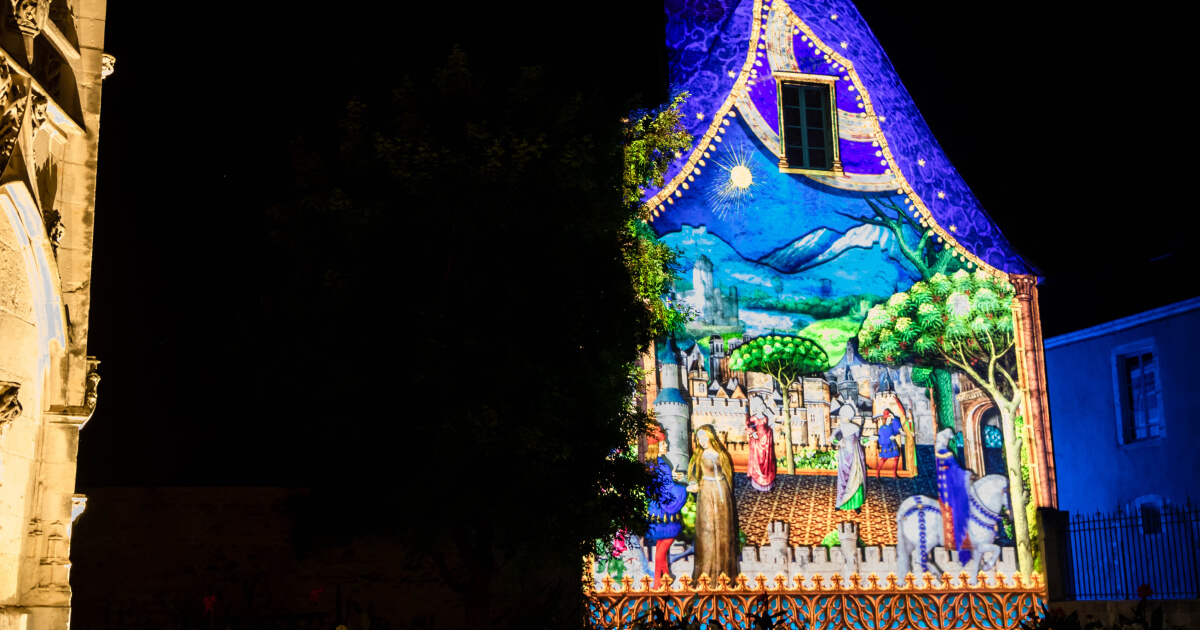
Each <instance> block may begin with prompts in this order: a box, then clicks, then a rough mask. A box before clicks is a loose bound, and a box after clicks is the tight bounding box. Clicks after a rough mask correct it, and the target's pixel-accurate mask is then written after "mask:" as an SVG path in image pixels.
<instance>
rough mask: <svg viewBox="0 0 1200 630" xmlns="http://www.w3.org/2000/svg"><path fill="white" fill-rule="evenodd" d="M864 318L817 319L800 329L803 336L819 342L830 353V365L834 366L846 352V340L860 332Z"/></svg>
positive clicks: (850, 316) (848, 316)
mask: <svg viewBox="0 0 1200 630" xmlns="http://www.w3.org/2000/svg"><path fill="white" fill-rule="evenodd" d="M861 326H862V320H861V319H859V318H858V317H855V316H853V315H846V316H844V317H833V318H830V319H821V320H817V321H815V322H813V323H811V324H809V325H808V326H806V327H805V328H804V330H801V331H800V336H801V337H807V338H809V339H812V340H813V341H815V342H817V344H818V345H820V346H821V349H822V350H824V351H825V354H827V355H829V367H833V366H835V365H837V364H838V362H839V361H841V360H842V356H844V355H845V354H846V342H848V341H850V338H851V337H853V336H855V335H857V334H858V329H859V328H860V327H861Z"/></svg>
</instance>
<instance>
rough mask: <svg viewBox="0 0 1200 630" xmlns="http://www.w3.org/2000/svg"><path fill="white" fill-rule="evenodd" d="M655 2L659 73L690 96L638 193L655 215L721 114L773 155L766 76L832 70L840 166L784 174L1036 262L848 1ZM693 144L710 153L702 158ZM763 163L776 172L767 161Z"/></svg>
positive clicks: (774, 111) (1026, 267)
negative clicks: (661, 170) (662, 175)
mask: <svg viewBox="0 0 1200 630" xmlns="http://www.w3.org/2000/svg"><path fill="white" fill-rule="evenodd" d="M666 10H667V15H668V26H667V46H668V49H669V55H670V66H671V82H672V84H673V85H674V86H675V87H676V88H677V89H681V90H686V91H687V92H689V93H690V95H691V96H690V98H689V99H688V100H687V102H686V103H685V104H684V105H683V108H682V111H683V113H684V115H685V121H686V123H685V124H686V125H687V127H688V130H689V131H690V132H691V133H692V135H693V136H694V137H695V143H694V145H693V150H692V152H691V153H689V154H684V155H681V156H680V157H679V159H677V160H676V161H675V163H674V164H672V166H671V168H670V170H669V171H668V173H667V184H666V185H665V186H664V187H663V188H662V189H651V190H649V191H648V192H647V194H646V198H645V199H646V202H647V203H648V204H649V205H650V206H651V207H652V208H653V209H654V210H655V213H656V214H655V216H656V217H661V216H666V217H670V215H671V213H672V206H673V205H674V203H675V202H676V201H678V200H680V199H681V198H683V197H685V196H687V195H689V194H700V193H699V191H698V190H696V189H697V188H698V187H697V186H689V185H688V182H689V181H694V179H693V180H689V177H693V178H694V177H698V176H699V175H700V173H701V170H702V169H704V168H712V167H717V166H718V165H717V164H712V163H711V162H713V161H714V160H713V159H712V155H715V153H716V149H717V148H720V144H719V143H721V142H722V141H723V139H724V135H725V133H726V132H727V131H729V126H730V125H731V124H735V125H736V124H743V125H746V126H748V127H749V129H750V130H751V131H752V133H753V136H755V137H756V138H757V141H758V142H757V145H756V146H754V147H752V148H751V149H749V150H751V151H753V152H756V153H762V154H764V155H765V156H766V157H768V158H772V159H777V158H778V154H779V151H780V148H779V147H780V142H779V113H778V112H779V109H778V105H777V94H776V91H777V87H776V80H775V78H776V77H775V75H781V73H797V74H806V75H825V76H836V77H837V80H836V81H835V84H834V85H835V87H834V89H835V100H836V105H837V110H838V111H837V126H838V147H839V149H840V161H841V164H842V167H843V172H844V174H840V175H834V174H797V175H790V176H788V177H792V178H796V179H797V180H800V181H802V182H804V185H806V186H810V187H812V188H814V189H820V190H821V191H822V192H826V193H833V194H836V195H842V196H845V197H849V198H860V197H862V196H864V195H866V196H872V197H878V196H879V195H882V194H888V195H896V196H897V197H896V198H897V199H902V200H903V203H904V207H905V208H906V209H907V210H908V211H909V212H910V213H911V216H913V217H914V218H917V219H919V220H920V221H922V222H924V223H925V224H926V225H927V226H928V227H929V229H932V230H933V232H934V233H935V235H936V236H937V237H940V238H941V239H942V240H943V241H944V242H945V243H947V244H948V245H949V246H950V247H953V248H954V250H955V252H956V254H957V255H958V256H960V257H961V258H962V259H963V261H964V262H965V261H969V262H972V263H974V264H975V265H979V266H981V267H983V268H984V269H991V270H996V271H1001V272H1004V273H1006V274H1034V273H1036V270H1035V269H1034V268H1033V266H1032V265H1031V264H1030V263H1029V262H1028V261H1026V260H1025V259H1024V258H1022V257H1021V256H1020V255H1019V254H1018V253H1017V252H1016V251H1014V250H1013V248H1012V246H1011V245H1009V243H1008V240H1007V239H1006V238H1005V237H1004V235H1002V234H1001V233H1000V230H999V229H998V228H997V226H996V224H995V223H994V222H993V221H992V219H991V218H990V217H989V216H988V215H987V213H986V212H984V210H983V208H982V207H981V206H980V204H979V201H978V200H977V199H976V198H975V195H974V194H972V193H971V191H970V189H968V188H967V185H966V183H965V182H964V181H963V179H962V177H960V176H959V174H958V172H957V171H955V169H954V166H953V165H951V164H950V161H949V160H948V159H947V157H946V155H945V153H944V152H943V151H942V149H941V147H940V146H939V145H938V143H937V140H936V139H934V137H933V134H932V132H931V131H930V130H929V127H928V125H926V124H925V121H924V119H922V117H921V114H920V112H918V111H917V108H916V105H915V104H914V103H913V100H912V98H911V97H910V96H909V94H908V92H907V91H906V90H905V89H904V86H903V85H902V84H901V83H900V78H899V76H898V75H897V73H896V70H895V68H893V67H892V64H891V62H890V61H888V58H887V56H886V55H885V54H884V51H883V49H882V47H881V46H880V44H879V42H878V41H877V40H876V39H875V36H874V34H872V33H871V30H870V28H868V26H867V24H866V22H865V21H864V20H863V18H862V16H861V15H860V14H859V13H858V10H857V9H855V8H854V5H852V4H851V3H850V2H846V1H844V0H832V1H819V2H818V1H810V2H805V1H801V0H791V1H786V2H785V1H784V0H741V1H740V2H739V1H737V0H724V1H722V0H691V1H687V0H667V3H666ZM705 152H710V157H709V159H708V161H707V162H705V160H706V158H705V155H704V154H705ZM771 154H773V155H771ZM702 162H704V163H703V164H702ZM761 163H762V164H765V162H761ZM760 170H765V171H766V172H762V173H761V174H762V175H763V176H766V175H771V172H770V169H760ZM774 173H775V176H776V177H783V176H782V175H779V174H778V168H777V167H775V168H774ZM689 188H691V189H692V190H690V191H689V190H688V189H689ZM789 194H798V193H789ZM716 203H717V204H719V203H721V201H720V200H717V201H716ZM661 221H662V219H658V220H656V221H655V226H656V227H659V226H660V222H661ZM668 222H671V221H670V220H668ZM674 223H675V224H676V225H674V226H672V227H668V228H667V229H678V227H677V224H680V223H681V224H687V223H688V221H687V219H686V218H677V219H675V220H674ZM659 229H660V230H661V229H663V228H661V227H659Z"/></svg>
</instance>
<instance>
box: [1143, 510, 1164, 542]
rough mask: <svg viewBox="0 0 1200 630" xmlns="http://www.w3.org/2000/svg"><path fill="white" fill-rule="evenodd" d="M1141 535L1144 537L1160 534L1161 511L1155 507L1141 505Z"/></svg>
mask: <svg viewBox="0 0 1200 630" xmlns="http://www.w3.org/2000/svg"><path fill="white" fill-rule="evenodd" d="M1141 510H1142V533H1143V534H1146V535H1150V534H1161V533H1162V511H1161V510H1159V509H1158V506H1157V505H1143V506H1142V508H1141Z"/></svg>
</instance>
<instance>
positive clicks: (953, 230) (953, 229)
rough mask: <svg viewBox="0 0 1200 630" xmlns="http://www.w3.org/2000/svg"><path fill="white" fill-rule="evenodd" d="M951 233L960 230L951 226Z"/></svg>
mask: <svg viewBox="0 0 1200 630" xmlns="http://www.w3.org/2000/svg"><path fill="white" fill-rule="evenodd" d="M950 231H951V232H957V231H958V228H956V227H954V226H953V225H951V226H950Z"/></svg>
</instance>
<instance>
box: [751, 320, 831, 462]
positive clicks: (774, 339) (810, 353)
mask: <svg viewBox="0 0 1200 630" xmlns="http://www.w3.org/2000/svg"><path fill="white" fill-rule="evenodd" d="M828 367H829V355H828V354H826V352H825V350H824V349H823V348H821V345H820V344H819V343H817V342H816V341H813V340H812V339H807V338H805V337H793V336H791V335H763V336H761V337H756V338H754V339H751V340H750V341H747V342H746V343H744V344H742V345H740V346H738V347H737V349H735V350H734V351H733V352H732V353H730V355H729V369H731V370H734V371H736V372H758V373H760V374H770V375H771V376H773V377H774V378H775V382H776V383H778V384H779V392H780V393H781V394H782V395H783V410H782V411H783V430H784V441H785V444H784V457H785V459H786V460H787V469H788V474H795V472H796V457H795V455H794V454H793V452H792V412H791V404H790V402H789V401H788V388H790V387H791V385H792V383H793V382H795V381H796V379H797V378H800V377H801V376H804V375H805V374H811V373H813V372H821V371H824V370H825V369H827V368H828Z"/></svg>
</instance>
